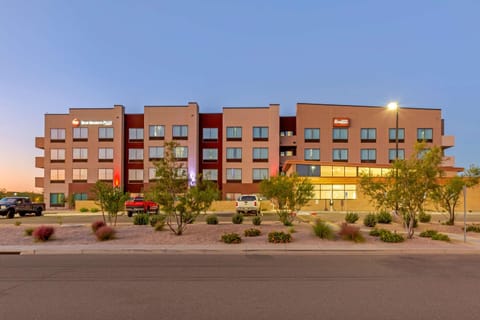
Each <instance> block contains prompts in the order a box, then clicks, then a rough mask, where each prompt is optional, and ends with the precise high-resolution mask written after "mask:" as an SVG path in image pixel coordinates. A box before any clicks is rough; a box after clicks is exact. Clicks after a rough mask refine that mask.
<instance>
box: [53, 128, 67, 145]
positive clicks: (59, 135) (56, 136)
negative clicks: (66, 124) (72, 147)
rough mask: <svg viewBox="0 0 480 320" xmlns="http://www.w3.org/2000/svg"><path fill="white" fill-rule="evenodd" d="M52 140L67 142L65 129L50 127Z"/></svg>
mask: <svg viewBox="0 0 480 320" xmlns="http://www.w3.org/2000/svg"><path fill="white" fill-rule="evenodd" d="M50 141H52V142H65V129H50Z"/></svg>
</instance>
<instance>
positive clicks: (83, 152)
mask: <svg viewBox="0 0 480 320" xmlns="http://www.w3.org/2000/svg"><path fill="white" fill-rule="evenodd" d="M87 161H88V149H87V148H73V162H87Z"/></svg>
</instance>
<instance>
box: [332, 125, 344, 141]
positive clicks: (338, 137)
mask: <svg viewBox="0 0 480 320" xmlns="http://www.w3.org/2000/svg"><path fill="white" fill-rule="evenodd" d="M333 142H348V129H347V128H333Z"/></svg>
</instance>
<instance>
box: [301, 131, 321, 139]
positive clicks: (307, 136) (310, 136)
mask: <svg viewBox="0 0 480 320" xmlns="http://www.w3.org/2000/svg"><path fill="white" fill-rule="evenodd" d="M315 132H318V138H317V137H316V136H317V135H316V134H315ZM303 138H304V141H305V142H320V128H304V129H303Z"/></svg>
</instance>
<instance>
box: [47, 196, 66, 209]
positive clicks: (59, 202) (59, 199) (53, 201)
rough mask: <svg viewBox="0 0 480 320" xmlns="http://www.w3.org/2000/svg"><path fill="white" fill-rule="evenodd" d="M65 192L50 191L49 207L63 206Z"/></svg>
mask: <svg viewBox="0 0 480 320" xmlns="http://www.w3.org/2000/svg"><path fill="white" fill-rule="evenodd" d="M64 206H65V194H64V193H50V207H64Z"/></svg>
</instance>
